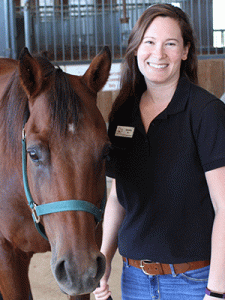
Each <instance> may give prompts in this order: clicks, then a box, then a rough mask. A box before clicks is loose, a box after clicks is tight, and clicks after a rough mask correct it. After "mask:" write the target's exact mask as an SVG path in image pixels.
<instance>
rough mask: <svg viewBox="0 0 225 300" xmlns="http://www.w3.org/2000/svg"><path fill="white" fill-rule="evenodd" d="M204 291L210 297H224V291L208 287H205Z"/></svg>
mask: <svg viewBox="0 0 225 300" xmlns="http://www.w3.org/2000/svg"><path fill="white" fill-rule="evenodd" d="M205 293H206V295H208V296H211V297H215V298H219V299H225V293H217V292H213V291H211V290H210V289H208V288H206V289H205Z"/></svg>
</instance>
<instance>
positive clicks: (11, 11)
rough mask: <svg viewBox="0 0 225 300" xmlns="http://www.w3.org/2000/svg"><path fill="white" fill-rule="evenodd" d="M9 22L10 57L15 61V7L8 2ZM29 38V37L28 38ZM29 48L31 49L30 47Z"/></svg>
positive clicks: (12, 3) (11, 2)
mask: <svg viewBox="0 0 225 300" xmlns="http://www.w3.org/2000/svg"><path fill="white" fill-rule="evenodd" d="M9 20H10V29H11V32H10V33H11V35H10V37H11V56H12V58H13V59H17V45H16V18H15V6H14V1H13V0H10V1H9ZM29 37H30V36H29ZM30 48H31V47H30Z"/></svg>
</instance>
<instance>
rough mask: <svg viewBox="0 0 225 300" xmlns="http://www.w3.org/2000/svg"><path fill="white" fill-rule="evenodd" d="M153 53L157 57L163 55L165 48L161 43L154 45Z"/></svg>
mask: <svg viewBox="0 0 225 300" xmlns="http://www.w3.org/2000/svg"><path fill="white" fill-rule="evenodd" d="M153 54H154V56H155V57H156V58H158V59H160V58H163V57H165V49H164V47H163V45H159V44H158V45H156V46H155V48H154V52H153Z"/></svg>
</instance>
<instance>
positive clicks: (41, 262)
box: [29, 252, 122, 300]
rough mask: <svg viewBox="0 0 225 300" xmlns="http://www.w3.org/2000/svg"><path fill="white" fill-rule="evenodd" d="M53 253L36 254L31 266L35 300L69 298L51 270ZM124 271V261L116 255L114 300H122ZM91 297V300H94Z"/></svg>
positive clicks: (111, 281) (113, 269)
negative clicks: (61, 289)
mask: <svg viewBox="0 0 225 300" xmlns="http://www.w3.org/2000/svg"><path fill="white" fill-rule="evenodd" d="M50 259H51V252H47V253H45V254H35V255H34V257H33V258H32V261H31V265H30V274H29V276H30V281H31V289H32V294H33V299H34V300H66V299H68V297H67V296H66V295H64V294H62V293H61V291H60V289H59V287H58V285H57V283H56V281H55V279H54V277H53V275H52V272H51V268H50ZM121 270H122V260H121V257H120V255H119V254H118V253H116V255H115V257H114V260H113V266H112V274H111V277H110V281H109V284H110V289H111V291H112V297H113V300H119V299H121V292H120V277H121ZM94 299H95V298H94V295H93V294H92V295H91V300H94Z"/></svg>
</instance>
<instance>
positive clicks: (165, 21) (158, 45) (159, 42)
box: [136, 17, 189, 86]
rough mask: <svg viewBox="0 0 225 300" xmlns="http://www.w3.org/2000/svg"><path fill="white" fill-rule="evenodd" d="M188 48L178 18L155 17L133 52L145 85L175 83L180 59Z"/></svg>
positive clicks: (183, 58) (184, 57)
mask: <svg viewBox="0 0 225 300" xmlns="http://www.w3.org/2000/svg"><path fill="white" fill-rule="evenodd" d="M188 50H189V46H185V47H184V41H183V37H182V35H181V29H180V26H179V24H178V22H177V21H176V20H174V19H172V18H169V17H156V18H155V19H154V20H153V21H152V23H151V24H150V26H149V27H148V29H147V30H146V32H145V34H144V37H143V40H142V42H141V44H140V45H139V47H138V50H137V52H136V55H137V62H138V67H139V70H140V72H141V73H142V74H143V76H144V78H145V81H146V84H147V86H151V85H156V84H157V85H169V84H173V83H177V81H178V80H179V77H180V67H181V62H182V60H186V59H187V56H188Z"/></svg>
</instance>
